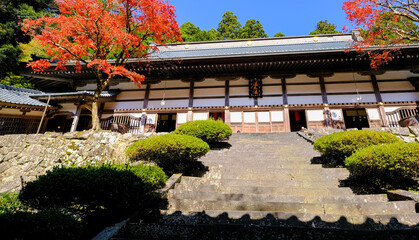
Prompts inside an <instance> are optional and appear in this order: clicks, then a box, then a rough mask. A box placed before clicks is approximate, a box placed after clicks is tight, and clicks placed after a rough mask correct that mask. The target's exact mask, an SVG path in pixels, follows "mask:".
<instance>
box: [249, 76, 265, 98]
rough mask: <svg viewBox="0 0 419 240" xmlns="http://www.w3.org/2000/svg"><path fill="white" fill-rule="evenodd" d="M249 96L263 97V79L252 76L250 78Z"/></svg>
mask: <svg viewBox="0 0 419 240" xmlns="http://www.w3.org/2000/svg"><path fill="white" fill-rule="evenodd" d="M249 97H250V98H261V97H262V79H260V78H252V79H250V80H249Z"/></svg>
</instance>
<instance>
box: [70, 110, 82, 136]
mask: <svg viewBox="0 0 419 240" xmlns="http://www.w3.org/2000/svg"><path fill="white" fill-rule="evenodd" d="M80 113H81V104H78V105H77V110H76V115H75V116H74V118H73V123H72V124H71V129H70V132H75V131H76V130H77V125H78V124H79V119H80Z"/></svg>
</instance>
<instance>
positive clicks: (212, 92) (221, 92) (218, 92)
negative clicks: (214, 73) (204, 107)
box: [194, 88, 225, 97]
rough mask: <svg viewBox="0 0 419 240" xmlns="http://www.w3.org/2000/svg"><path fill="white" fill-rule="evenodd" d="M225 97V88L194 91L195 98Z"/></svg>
mask: <svg viewBox="0 0 419 240" xmlns="http://www.w3.org/2000/svg"><path fill="white" fill-rule="evenodd" d="M218 96H225V88H203V89H201V88H200V89H194V97H218Z"/></svg>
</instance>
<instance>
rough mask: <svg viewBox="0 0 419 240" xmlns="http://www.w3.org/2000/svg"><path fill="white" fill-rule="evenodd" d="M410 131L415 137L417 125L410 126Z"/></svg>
mask: <svg viewBox="0 0 419 240" xmlns="http://www.w3.org/2000/svg"><path fill="white" fill-rule="evenodd" d="M409 129H410V132H411V133H413V134H414V135H415V136H416V137H419V126H410V127H409Z"/></svg>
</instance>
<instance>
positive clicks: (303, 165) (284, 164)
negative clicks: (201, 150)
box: [201, 160, 322, 169]
mask: <svg viewBox="0 0 419 240" xmlns="http://www.w3.org/2000/svg"><path fill="white" fill-rule="evenodd" d="M201 162H202V163H203V164H204V165H206V166H209V167H218V166H220V165H221V166H223V167H225V168H238V169H242V168H262V167H263V168H265V169H276V168H290V169H321V168H322V165H321V164H311V163H309V162H303V163H296V162H284V161H275V162H272V163H269V164H264V165H261V164H260V163H258V162H248V163H245V164H244V163H243V162H230V161H211V160H209V161H201Z"/></svg>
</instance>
